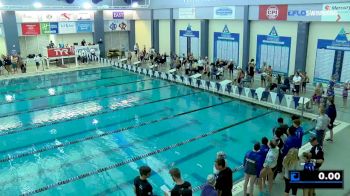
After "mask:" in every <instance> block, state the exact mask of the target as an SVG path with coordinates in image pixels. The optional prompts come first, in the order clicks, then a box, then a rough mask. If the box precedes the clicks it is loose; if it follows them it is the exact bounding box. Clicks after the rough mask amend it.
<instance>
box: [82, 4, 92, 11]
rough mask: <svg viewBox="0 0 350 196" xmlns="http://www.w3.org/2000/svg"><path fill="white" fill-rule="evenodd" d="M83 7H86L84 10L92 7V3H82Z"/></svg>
mask: <svg viewBox="0 0 350 196" xmlns="http://www.w3.org/2000/svg"><path fill="white" fill-rule="evenodd" d="M83 8H84V9H86V10H89V9H91V8H92V5H91V4H90V3H88V2H85V3H84V4H83Z"/></svg>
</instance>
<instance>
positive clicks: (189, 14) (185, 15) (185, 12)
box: [179, 8, 196, 19]
mask: <svg viewBox="0 0 350 196" xmlns="http://www.w3.org/2000/svg"><path fill="white" fill-rule="evenodd" d="M179 19H196V9H195V8H179Z"/></svg>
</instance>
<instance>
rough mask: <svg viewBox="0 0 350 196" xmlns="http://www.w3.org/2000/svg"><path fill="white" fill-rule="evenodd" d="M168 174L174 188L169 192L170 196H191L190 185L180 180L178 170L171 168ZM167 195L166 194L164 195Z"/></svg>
mask: <svg viewBox="0 0 350 196" xmlns="http://www.w3.org/2000/svg"><path fill="white" fill-rule="evenodd" d="M169 174H170V176H171V178H172V179H173V181H174V182H175V186H174V188H173V189H172V190H171V191H170V194H171V196H190V195H192V185H191V183H189V182H187V181H184V180H182V178H181V172H180V170H179V169H178V168H173V169H171V170H170V171H169ZM165 194H166V195H167V193H165ZM169 196H170V195H169Z"/></svg>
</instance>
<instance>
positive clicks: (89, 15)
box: [75, 12, 94, 21]
mask: <svg viewBox="0 0 350 196" xmlns="http://www.w3.org/2000/svg"><path fill="white" fill-rule="evenodd" d="M75 19H76V20H78V21H79V20H94V13H93V12H78V13H77V14H76V17H75Z"/></svg>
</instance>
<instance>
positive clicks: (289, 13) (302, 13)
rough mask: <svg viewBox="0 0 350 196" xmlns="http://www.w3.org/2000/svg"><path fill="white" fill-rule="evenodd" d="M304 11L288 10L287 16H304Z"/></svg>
mask: <svg viewBox="0 0 350 196" xmlns="http://www.w3.org/2000/svg"><path fill="white" fill-rule="evenodd" d="M306 15H307V13H306V10H289V11H288V16H306Z"/></svg>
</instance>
